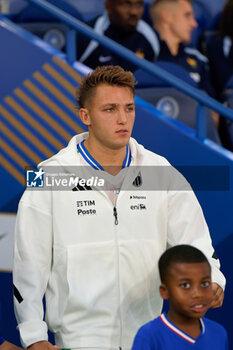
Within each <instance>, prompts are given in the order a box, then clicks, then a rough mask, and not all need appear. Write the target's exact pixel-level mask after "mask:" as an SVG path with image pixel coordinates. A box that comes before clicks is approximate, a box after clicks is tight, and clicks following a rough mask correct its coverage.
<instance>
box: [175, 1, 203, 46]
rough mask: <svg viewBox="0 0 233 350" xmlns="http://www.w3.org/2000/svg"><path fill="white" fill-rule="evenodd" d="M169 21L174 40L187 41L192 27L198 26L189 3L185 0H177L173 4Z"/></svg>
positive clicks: (189, 38)
mask: <svg viewBox="0 0 233 350" xmlns="http://www.w3.org/2000/svg"><path fill="white" fill-rule="evenodd" d="M169 23H170V31H171V34H172V35H173V37H174V38H175V39H176V41H177V42H179V43H189V42H190V41H191V35H192V31H193V29H195V28H196V27H197V26H198V24H197V22H196V20H195V18H194V14H193V9H192V5H191V3H190V2H188V1H186V0H179V1H178V2H177V4H174V7H173V9H172V10H171V16H170V22H169Z"/></svg>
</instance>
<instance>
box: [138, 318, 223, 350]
mask: <svg viewBox="0 0 233 350" xmlns="http://www.w3.org/2000/svg"><path fill="white" fill-rule="evenodd" d="M200 323H201V334H200V335H199V337H198V338H197V339H194V338H192V337H191V336H189V335H188V334H186V333H185V332H183V331H182V330H181V329H179V328H178V327H176V326H175V325H174V324H173V323H172V322H171V321H169V320H168V318H167V317H166V315H165V314H162V315H160V316H159V317H158V318H156V319H155V320H153V321H150V322H149V323H147V324H145V325H144V326H142V327H141V328H140V329H139V331H138V333H137V335H136V337H135V339H134V344H133V347H132V350H171V349H172V350H173V349H177V350H188V349H195V350H207V349H208V350H209V349H211V350H227V349H228V338H227V333H226V330H225V329H224V328H223V327H222V326H221V325H220V324H218V323H216V322H214V321H211V320H208V319H206V318H203V319H201V320H200Z"/></svg>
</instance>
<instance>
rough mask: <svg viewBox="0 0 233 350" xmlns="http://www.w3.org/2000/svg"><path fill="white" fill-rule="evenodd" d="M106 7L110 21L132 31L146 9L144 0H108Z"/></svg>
mask: <svg viewBox="0 0 233 350" xmlns="http://www.w3.org/2000/svg"><path fill="white" fill-rule="evenodd" d="M105 7H106V9H107V11H108V16H109V19H110V22H111V23H112V24H114V25H116V26H118V27H120V28H121V29H123V30H125V31H127V32H130V31H134V30H135V29H136V27H137V24H138V21H139V20H140V19H141V17H142V15H143V11H144V0H107V1H106V3H105Z"/></svg>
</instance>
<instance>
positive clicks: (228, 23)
mask: <svg viewBox="0 0 233 350" xmlns="http://www.w3.org/2000/svg"><path fill="white" fill-rule="evenodd" d="M232 43H233V0H228V1H227V3H226V4H225V6H224V8H223V11H222V14H221V19H220V24H219V31H218V33H217V35H216V36H212V38H210V40H208V42H207V55H208V57H209V60H210V66H211V70H212V72H213V77H214V83H215V87H216V90H217V92H218V94H219V96H220V95H221V93H222V92H223V90H224V88H225V87H226V84H227V82H228V80H229V79H230V78H231V77H232V76H233V46H232Z"/></svg>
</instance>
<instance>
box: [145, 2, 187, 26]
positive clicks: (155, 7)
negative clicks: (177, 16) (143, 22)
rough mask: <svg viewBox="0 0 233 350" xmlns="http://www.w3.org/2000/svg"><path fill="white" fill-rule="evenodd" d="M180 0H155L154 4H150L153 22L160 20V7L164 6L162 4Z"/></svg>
mask: <svg viewBox="0 0 233 350" xmlns="http://www.w3.org/2000/svg"><path fill="white" fill-rule="evenodd" d="M179 1H180V0H154V2H152V4H151V5H150V9H149V12H150V17H151V20H152V23H153V24H155V23H156V21H158V20H159V18H160V9H161V8H162V6H161V5H163V4H176V3H178V2H179ZM185 1H187V2H189V3H192V0H185Z"/></svg>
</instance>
